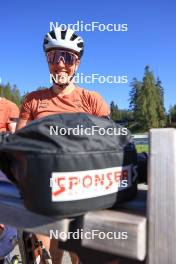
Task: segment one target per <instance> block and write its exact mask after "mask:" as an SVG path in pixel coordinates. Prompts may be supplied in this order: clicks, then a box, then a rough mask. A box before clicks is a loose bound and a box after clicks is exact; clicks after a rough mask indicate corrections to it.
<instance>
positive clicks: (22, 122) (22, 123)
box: [16, 118, 28, 130]
mask: <svg viewBox="0 0 176 264" xmlns="http://www.w3.org/2000/svg"><path fill="white" fill-rule="evenodd" d="M27 123H28V120H25V119H22V118H20V119H19V120H18V123H17V127H16V130H18V129H21V128H23V127H25V126H26V125H27Z"/></svg>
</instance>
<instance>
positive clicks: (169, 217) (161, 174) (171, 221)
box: [147, 128, 176, 264]
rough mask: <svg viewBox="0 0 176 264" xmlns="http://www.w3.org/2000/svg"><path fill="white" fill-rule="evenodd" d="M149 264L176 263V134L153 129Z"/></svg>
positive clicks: (149, 208)
mask: <svg viewBox="0 0 176 264" xmlns="http://www.w3.org/2000/svg"><path fill="white" fill-rule="evenodd" d="M148 168H149V170H148V174H149V176H148V178H149V181H148V183H149V191H148V260H147V263H148V264H175V263H176V130H175V129H172V128H169V129H151V131H150V157H149V167H148Z"/></svg>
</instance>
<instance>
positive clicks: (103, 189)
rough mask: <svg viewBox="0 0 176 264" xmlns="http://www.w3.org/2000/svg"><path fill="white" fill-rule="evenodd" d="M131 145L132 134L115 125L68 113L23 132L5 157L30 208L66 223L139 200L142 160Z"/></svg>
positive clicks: (5, 146) (2, 148)
mask: <svg viewBox="0 0 176 264" xmlns="http://www.w3.org/2000/svg"><path fill="white" fill-rule="evenodd" d="M93 131H94V132H93ZM88 134H89V135H88ZM130 142H131V135H130V133H129V131H128V130H127V129H125V128H123V127H121V126H119V125H117V124H115V123H114V122H113V121H112V120H108V119H106V118H98V117H95V116H92V115H88V114H83V113H75V114H68V113H66V114H60V115H52V116H48V117H45V118H42V119H40V120H37V121H33V122H31V123H30V124H29V125H27V126H26V127H25V128H23V129H21V130H18V131H17V132H16V133H15V134H13V135H10V136H9V137H8V140H6V141H4V142H3V143H2V144H1V145H0V154H6V156H7V157H8V159H9V160H10V161H11V162H10V167H11V171H12V172H13V176H14V178H15V180H16V181H17V183H18V186H19V188H20V190H21V192H22V195H23V198H24V202H25V205H26V207H27V208H28V209H30V210H32V211H34V212H36V213H39V214H45V215H57V216H59V217H60V218H63V217H69V216H75V215H78V214H82V213H84V212H86V211H91V210H95V209H102V208H109V207H112V206H115V205H117V204H118V203H119V202H122V201H125V200H128V199H131V198H132V197H134V195H135V194H136V190H137V188H136V176H137V175H136V162H137V155H136V150H135V148H134V145H133V144H131V143H130Z"/></svg>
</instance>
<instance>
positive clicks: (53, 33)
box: [50, 30, 56, 39]
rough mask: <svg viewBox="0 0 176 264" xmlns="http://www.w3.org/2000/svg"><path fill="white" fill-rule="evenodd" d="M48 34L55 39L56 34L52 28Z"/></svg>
mask: <svg viewBox="0 0 176 264" xmlns="http://www.w3.org/2000/svg"><path fill="white" fill-rule="evenodd" d="M50 36H51V37H52V38H53V39H56V35H55V32H54V30H52V31H51V32H50Z"/></svg>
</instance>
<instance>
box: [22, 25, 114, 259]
mask: <svg viewBox="0 0 176 264" xmlns="http://www.w3.org/2000/svg"><path fill="white" fill-rule="evenodd" d="M43 47H44V51H45V53H46V58H47V61H48V65H49V70H50V74H52V79H53V86H52V87H51V88H49V89H45V90H40V91H34V92H32V93H30V94H28V95H27V96H26V98H25V100H24V102H23V105H22V108H21V112H20V119H19V122H18V125H17V129H20V128H22V127H24V126H25V125H26V124H27V123H28V122H31V121H32V120H35V119H39V118H42V117H44V116H48V115H52V114H59V113H64V112H67V113H68V112H70V113H75V112H83V113H89V114H92V115H96V116H99V117H101V116H109V115H110V109H109V107H108V105H107V104H106V103H105V101H104V100H103V98H102V97H101V96H100V95H99V94H98V93H97V92H92V91H88V90H86V89H83V88H80V87H77V86H76V85H75V83H74V81H73V77H74V75H75V72H76V70H77V69H78V66H79V63H80V59H81V56H82V54H83V39H82V38H81V37H79V36H77V35H76V34H75V33H74V31H73V30H71V29H67V30H62V29H61V28H55V29H54V30H53V31H51V32H49V33H48V34H47V35H46V36H45V38H44V44H43ZM37 237H38V239H39V240H42V241H43V244H44V246H45V248H46V249H48V250H50V253H51V256H52V262H53V264H56V263H61V262H60V261H61V258H62V257H61V255H62V254H60V255H59V251H58V250H57V241H54V240H51V241H50V240H49V238H48V237H44V236H39V235H37ZM50 242H51V243H50ZM60 253H61V252H60ZM70 256H71V259H72V263H74V264H75V263H79V260H78V258H77V257H76V255H75V254H70Z"/></svg>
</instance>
